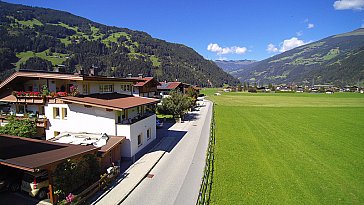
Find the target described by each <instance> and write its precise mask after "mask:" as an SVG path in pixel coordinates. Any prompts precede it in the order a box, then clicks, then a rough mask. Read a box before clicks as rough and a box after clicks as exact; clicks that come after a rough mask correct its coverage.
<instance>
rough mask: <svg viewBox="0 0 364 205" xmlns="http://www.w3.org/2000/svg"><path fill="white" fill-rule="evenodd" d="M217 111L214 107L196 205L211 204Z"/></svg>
mask: <svg viewBox="0 0 364 205" xmlns="http://www.w3.org/2000/svg"><path fill="white" fill-rule="evenodd" d="M215 126H216V125H215V110H214V105H213V106H212V117H211V129H210V139H209V145H208V149H207V154H206V164H205V169H204V175H203V177H202V183H201V188H200V193H199V195H198V199H197V202H196V205H205V204H209V203H210V196H211V188H212V179H213V175H214V161H215V156H214V151H215Z"/></svg>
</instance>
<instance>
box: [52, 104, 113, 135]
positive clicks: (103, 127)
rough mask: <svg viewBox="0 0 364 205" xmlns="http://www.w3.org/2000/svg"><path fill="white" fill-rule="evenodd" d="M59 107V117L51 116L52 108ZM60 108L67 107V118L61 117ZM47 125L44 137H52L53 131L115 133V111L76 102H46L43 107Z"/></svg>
mask: <svg viewBox="0 0 364 205" xmlns="http://www.w3.org/2000/svg"><path fill="white" fill-rule="evenodd" d="M54 107H58V108H60V118H59V119H54V118H53V108H54ZM62 108H67V119H62V111H63V110H62ZM45 114H46V117H47V118H48V119H49V123H48V124H49V127H48V129H47V130H46V139H50V138H52V137H54V132H55V131H57V132H66V131H68V132H88V133H106V134H108V135H115V134H116V132H115V112H114V111H110V112H109V111H106V109H101V108H96V107H90V108H86V107H84V106H83V105H77V104H48V106H46V108H45Z"/></svg>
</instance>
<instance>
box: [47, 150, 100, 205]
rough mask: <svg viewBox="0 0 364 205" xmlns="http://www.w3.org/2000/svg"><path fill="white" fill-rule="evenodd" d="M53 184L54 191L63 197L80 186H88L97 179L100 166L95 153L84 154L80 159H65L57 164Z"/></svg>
mask: <svg viewBox="0 0 364 205" xmlns="http://www.w3.org/2000/svg"><path fill="white" fill-rule="evenodd" d="M54 175H55V176H56V178H55V180H54V185H55V187H56V189H57V190H56V193H57V195H58V196H59V197H61V198H63V197H65V196H67V195H68V194H69V193H71V192H73V191H75V190H77V189H78V188H80V187H81V186H84V185H85V186H88V185H91V184H92V183H94V182H95V181H97V180H98V179H99V176H100V166H99V164H98V161H97V158H96V157H95V155H91V154H88V155H85V156H83V157H82V158H81V159H80V160H77V161H76V160H72V159H67V160H66V161H64V162H63V163H61V164H58V165H57V168H56V169H55V171H54Z"/></svg>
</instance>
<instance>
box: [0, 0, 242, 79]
mask: <svg viewBox="0 0 364 205" xmlns="http://www.w3.org/2000/svg"><path fill="white" fill-rule="evenodd" d="M56 65H62V68H63V69H64V70H65V71H66V72H76V71H77V70H79V69H81V68H82V69H84V70H85V71H86V72H87V71H88V69H89V68H90V67H91V66H95V67H97V72H98V73H99V74H100V75H106V76H118V77H120V76H127V75H128V74H129V73H131V74H132V75H134V76H136V75H138V74H140V73H141V74H144V75H148V76H154V77H156V78H157V79H158V80H160V81H164V80H167V81H174V80H176V79H177V80H179V81H183V82H187V83H190V84H197V85H201V86H207V85H212V86H220V85H222V84H223V83H228V84H236V83H237V82H238V80H237V79H234V78H233V77H232V76H231V75H229V74H227V73H225V72H224V71H223V70H222V69H220V68H219V67H218V66H216V64H215V63H214V62H212V61H208V60H205V59H204V58H203V57H202V56H201V55H199V54H198V53H197V52H195V51H194V50H193V49H191V48H189V47H187V46H184V45H181V44H175V43H168V42H166V41H163V40H159V39H155V38H152V37H151V36H150V35H149V34H147V33H145V32H140V31H133V30H129V29H126V28H117V27H111V26H106V25H102V24H99V23H95V22H92V21H90V20H87V19H85V18H82V17H78V16H75V15H72V14H70V13H67V12H62V11H56V10H52V9H43V8H37V7H29V6H23V5H16V4H9V3H5V2H1V1H0V80H1V79H4V78H5V77H7V76H8V75H10V74H11V73H12V72H14V71H15V70H16V69H19V68H24V69H36V70H39V69H40V70H52V69H53V68H52V67H55V66H56Z"/></svg>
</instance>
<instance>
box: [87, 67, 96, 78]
mask: <svg viewBox="0 0 364 205" xmlns="http://www.w3.org/2000/svg"><path fill="white" fill-rule="evenodd" d="M97 69H98V67H96V66H94V65H93V66H91V67H90V69H89V73H88V75H89V76H96V75H97Z"/></svg>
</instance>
